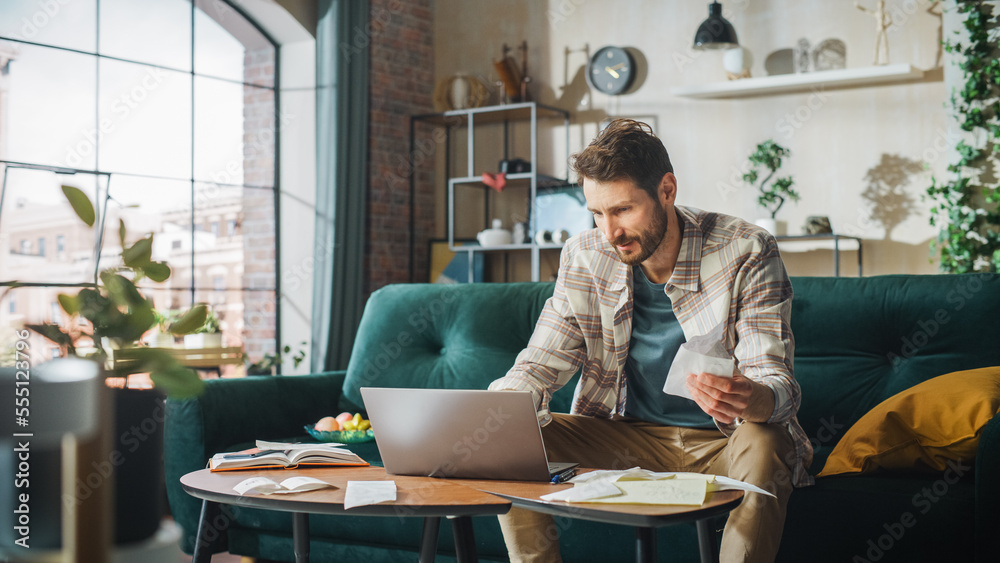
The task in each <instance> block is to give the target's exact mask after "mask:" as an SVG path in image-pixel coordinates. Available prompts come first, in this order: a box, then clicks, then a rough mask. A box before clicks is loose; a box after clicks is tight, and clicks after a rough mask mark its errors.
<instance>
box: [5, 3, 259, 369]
mask: <svg viewBox="0 0 1000 563" xmlns="http://www.w3.org/2000/svg"><path fill="white" fill-rule="evenodd" d="M52 5H53V6H56V5H58V10H54V11H55V12H56V13H46V12H45V11H44V10H43V6H42V4H41V3H39V2H37V0H4V1H3V2H0V168H2V171H3V174H4V179H5V181H6V191H5V197H4V203H3V207H2V208H0V245H2V250H0V284H3V285H8V286H9V285H12V284H13V283H14V282H30V284H31V285H30V287H16V288H14V289H12V290H10V292H9V293H8V299H9V300H10V310H9V311H8V314H7V315H2V314H0V329H7V328H19V327H20V326H21V325H22V324H23V323H24V322H38V321H42V320H45V318H46V317H49V316H50V313H51V311H46V310H45V309H44V306H43V305H42V304H45V303H52V302H54V301H55V296H56V295H57V294H58V293H66V292H68V291H69V290H67V289H66V286H73V285H78V286H82V285H84V284H87V283H92V282H93V280H94V272H95V271H97V270H98V269H101V268H104V267H107V266H110V265H113V264H114V263H115V262H116V261H117V260H119V259H120V253H121V244H120V242H119V237H118V225H119V220H121V221H124V223H125V225H126V227H127V231H128V240H127V241H126V242H127V243H128V244H130V243H132V242H134V241H135V240H137V239H138V238H139V237H141V236H143V235H144V234H146V233H148V232H152V233H153V234H154V247H153V255H154V256H153V258H154V259H157V260H165V261H167V262H168V263H169V264H170V266H171V268H172V275H171V277H170V279H168V280H167V281H166V282H164V283H152V282H150V281H149V280H144V281H143V282H142V284H141V285H142V289H143V291H144V292H145V293H146V295H147V296H149V297H151V298H152V299H153V300H154V304H155V306H156V308H157V309H158V310H160V311H161V312H163V313H167V314H169V313H170V312H176V311H180V310H182V309H186V308H187V307H190V306H191V305H192V304H194V303H198V302H208V301H216V302H217V305H216V306H215V307H214V308H215V310H216V311H218V312H219V313H220V314H222V315H223V316H224V317H225V318H226V319H227V320H228V321H229V322H227V323H226V324H227V330H228V331H229V333H227V334H226V337H225V338H226V341H227V342H232V343H240V344H242V345H243V346H244V348H245V350H246V351H247V353H248V355H249V356H251V357H260V356H262V355H263V354H264V353H268V352H272V353H273V352H274V351H275V350H276V342H275V334H276V327H277V325H278V316H277V307H276V304H277V303H278V299H277V291H276V288H277V275H276V263H277V259H278V258H277V250H276V247H275V242H276V236H275V233H276V232H277V228H278V223H277V217H276V213H275V194H276V190H277V189H278V186H277V181H276V177H275V167H274V162H275V160H276V155H277V151H276V143H275V141H276V139H277V137H278V135H277V126H278V125H277V124H278V120H277V111H276V108H277V105H276V102H277V94H276V92H277V88H278V84H277V79H276V74H275V66H276V65H275V62H276V58H275V57H276V48H275V45H274V43H273V42H272V41H271V40H270V39H269V38H268V37H267V36H266V35H265V34H264V33H263V32H262V31H261V29H260V28H259V27H258V26H257V25H256V24H255V23H253V22H251V21H250V20H248V19H247V18H245V17H244V16H243V15H242V13H241V11H240V10H239V9H237V8H236V7H234V6H233V5H232V4H230V3H229V2H227V1H223V0H193V1H192V0H149V1H146V2H142V3H137V2H121V1H112V0H74V2H65V3H64V2H58V3H52ZM39 14H42V15H44V17H39ZM43 20H44V21H43ZM62 185H72V186H74V187H77V188H79V189H81V190H83V191H84V192H86V193H87V194H88V195H89V196H90V198H91V200H93V201H94V202H95V204H96V207H97V210H98V216H99V219H100V221H99V222H98V226H99V227H100V226H101V225H103V233H99V232H98V229H91V228H88V227H87V226H86V225H83V224H82V223H81V222H80V221H79V219H78V218H77V217H76V215H75V213H74V212H73V210H72V209H71V208H70V207H69V205H68V204H67V202H66V200H65V198H64V197H63V195H62V192H61V189H60V186H62ZM226 216H229V217H237V218H238V221H239V222H240V223H241V224H245V225H247V226H248V227H249V228H247V229H246V230H244V231H243V233H246V234H236V233H235V228H233V229H232V230H233V233H232V234H229V233H227V234H228V235H229V236H227V237H226V238H219V237H218V236H213V235H218V234H219V228H220V225H219V219H217V218H220V217H226ZM206 222H211V224H212V233H211V234H209V233H206V232H203V231H201V230H199V229H200V228H201V226H202V225H205V223H206ZM234 225H235V221H234ZM52 231H56V232H61V233H64V234H60V235H58V236H57V237H56V243H55V245H56V250H57V252H58V253H59V255H60V256H61V257H62V256H63V255H65V258H62V259H61V260H59V261H40V260H39V259H38V258H37V256H44V254H45V250H46V249H45V242H44V238H43V236H42V235H43V234H47V233H51V232H52ZM99 235H103V236H99ZM33 239H37V240H38V244H39V247H38V249H37V253H36V254H35V255H34V256H32V248H31V241H32V240H33ZM12 241H19V245H20V246H19V247H17V249H16V251H15V248H14V247H12V246H11V242H12ZM213 265H223V266H225V267H226V268H227V270H228V271H233V272H241V274H240V275H236V276H230V277H227V278H224V279H223V285H222V286H221V287H220V286H219V285H218V283H217V280H216V279H215V278H213V277H208V275H207V274H205V272H206V270H207V268H208V267H209V266H213ZM2 289H3V288H0V290H2ZM217 294H218V295H221V296H222V298H221V299H218V300H215V299H213V298H214V297H215V296H216V295H217ZM21 295H23V296H24V299H23V303H25V304H26V305H25V306H24V307H23V308H22V310H21V311H17V313H18V314H17V315H14V313H15V311H16V305H15V301H14V299H15V296H21ZM28 304H38V305H36V306H40V307H39V310H33V309H31V308H30V306H29V305H28ZM51 316H52V317H54V315H51ZM62 320H63V321H64V322H69V319H66V318H63V319H62ZM12 333H13V331H10V330H0V334H12ZM32 338H33V339H36V338H37V341H36V347H35V349H36V350H51V343H48V342H47V341H44V340H43V339H41V337H37V336H33V337H32ZM43 343H44V344H43ZM11 344H12V342H6V341H0V348H6V347H7V346H9V345H11ZM42 359H44V358H38V360H39V361H40V360H42ZM238 369H239V368H238ZM227 375H229V374H227Z"/></svg>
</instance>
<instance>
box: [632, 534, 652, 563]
mask: <svg viewBox="0 0 1000 563" xmlns="http://www.w3.org/2000/svg"><path fill="white" fill-rule="evenodd" d="M635 560H636V563H655V562H656V529H655V528H636V529H635Z"/></svg>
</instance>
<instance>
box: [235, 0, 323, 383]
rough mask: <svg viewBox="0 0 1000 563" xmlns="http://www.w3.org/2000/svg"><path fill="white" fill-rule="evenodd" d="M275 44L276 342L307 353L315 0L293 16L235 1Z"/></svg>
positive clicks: (265, 4) (270, 5)
mask: <svg viewBox="0 0 1000 563" xmlns="http://www.w3.org/2000/svg"><path fill="white" fill-rule="evenodd" d="M238 3H239V4H240V5H241V7H242V8H243V9H244V10H246V11H247V13H248V14H249V15H250V17H252V18H253V19H254V20H255V21H256V22H257V23H258V24H259V25H261V26H262V27H263V28H264V29H265V30H266V31H267V32H268V33H269V34H271V36H272V37H273V38H274V39H275V41H276V42H278V43H279V45H280V59H279V70H280V85H281V89H280V92H279V95H280V104H279V108H278V123H279V130H280V147H279V151H280V154H279V155H278V158H279V162H280V164H279V178H278V181H279V185H280V193H279V198H280V206H281V216H280V217H279V221H280V222H279V225H280V229H281V233H280V245H281V248H280V249H279V251H280V255H281V264H280V268H281V269H280V271H279V272H278V273H277V275H278V278H279V280H280V284H281V295H280V296H279V299H280V300H281V319H280V322H281V342H278V347H279V348H282V347H284V346H285V345H290V346H292V348H293V354H294V350H296V349H299V348H304V349H305V350H306V351H307V352H308V350H309V346H308V344H307V345H306V346H302V345H301V344H300V343H301V342H303V341H305V342H309V341H310V339H311V328H310V327H311V323H312V282H313V268H314V263H313V248H314V245H313V236H314V233H315V222H316V221H315V214H316V42H315V38H314V36H313V33H314V32H315V20H314V19H313V20H312V24H311V25H312V26H313V29H312V30H308V29H306V28H305V27H303V24H302V23H300V20H305V21H306V24H307V25H308V24H309V18H308V17H305V16H307V15H308V13H307V12H308V7H309V6H308V5H309V4H313V6H312V9H313V10H315V2H288V1H284V2H282V3H283V4H288V5H289V6H290V7H291V8H294V9H297V10H299V12H302V13H298V12H297V13H296V15H297V16H298V19H296V17H293V15H292V14H290V13H289V12H288V11H287V10H286V9H285V7H282V6H281V5H279V3H278V2H276V0H238ZM308 360H309V358H306V361H305V362H303V363H302V365H300V366H299V367H298V369H294V368H293V366H292V362H291V361H290V360H289V359H288V358H286V359H285V362H284V365H283V366H282V372H283V373H285V374H290V373H308V372H309V361H308Z"/></svg>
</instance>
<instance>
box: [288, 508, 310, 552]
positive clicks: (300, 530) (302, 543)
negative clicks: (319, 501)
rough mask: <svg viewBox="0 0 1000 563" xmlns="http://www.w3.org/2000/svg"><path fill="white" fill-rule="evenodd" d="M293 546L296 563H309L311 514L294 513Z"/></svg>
mask: <svg viewBox="0 0 1000 563" xmlns="http://www.w3.org/2000/svg"><path fill="white" fill-rule="evenodd" d="M292 546H293V549H294V550H295V563H309V514H308V513H306V512H294V513H292Z"/></svg>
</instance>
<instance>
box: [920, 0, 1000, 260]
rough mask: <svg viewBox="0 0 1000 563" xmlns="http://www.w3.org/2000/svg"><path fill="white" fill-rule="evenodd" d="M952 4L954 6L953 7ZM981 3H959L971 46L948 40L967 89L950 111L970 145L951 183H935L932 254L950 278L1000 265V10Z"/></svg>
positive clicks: (961, 149)
mask: <svg viewBox="0 0 1000 563" xmlns="http://www.w3.org/2000/svg"><path fill="white" fill-rule="evenodd" d="M949 4H950V3H949ZM991 4H993V3H990V2H984V1H982V0H978V1H975V0H955V2H954V5H955V8H956V9H957V10H958V13H959V14H962V18H963V26H964V27H965V29H966V31H967V32H968V40H967V42H962V41H951V40H948V41H945V42H944V48H945V50H946V51H947V52H948V53H951V54H953V55H956V59H957V64H958V66H959V68H961V69H962V78H963V81H962V87H961V89H960V90H959V91H955V92H952V96H951V107H952V109H954V111H955V118H956V119H957V121H958V124H959V126H960V127H961V129H962V130H963V131H966V132H968V133H970V135H969V137H970V138H969V140H968V142H967V141H966V140H962V141H960V142H959V143H958V145H957V146H956V148H957V150H958V160H957V161H956V162H954V163H952V164H949V165H948V172H949V176H950V179H949V180H948V181H945V182H940V183H939V182H938V180H937V178H932V179H931V186H930V187H929V188H927V195H928V197H929V198H930V199H931V200H932V201H933V206H932V207H931V218H930V224H931V225H933V226H935V227H938V238H937V241H936V243H935V244H933V245H932V251H933V252H935V253H936V252H940V257H941V270H942V271H944V272H950V273H968V272H985V271H989V272H996V271H997V263H998V262H1000V184H998V179H997V177H998V176H1000V166H998V158H1000V46H998V44H997V32H998V31H1000V20H998V18H1000V13H997V12H1000V10H997V8H996V6H992V5H991Z"/></svg>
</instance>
